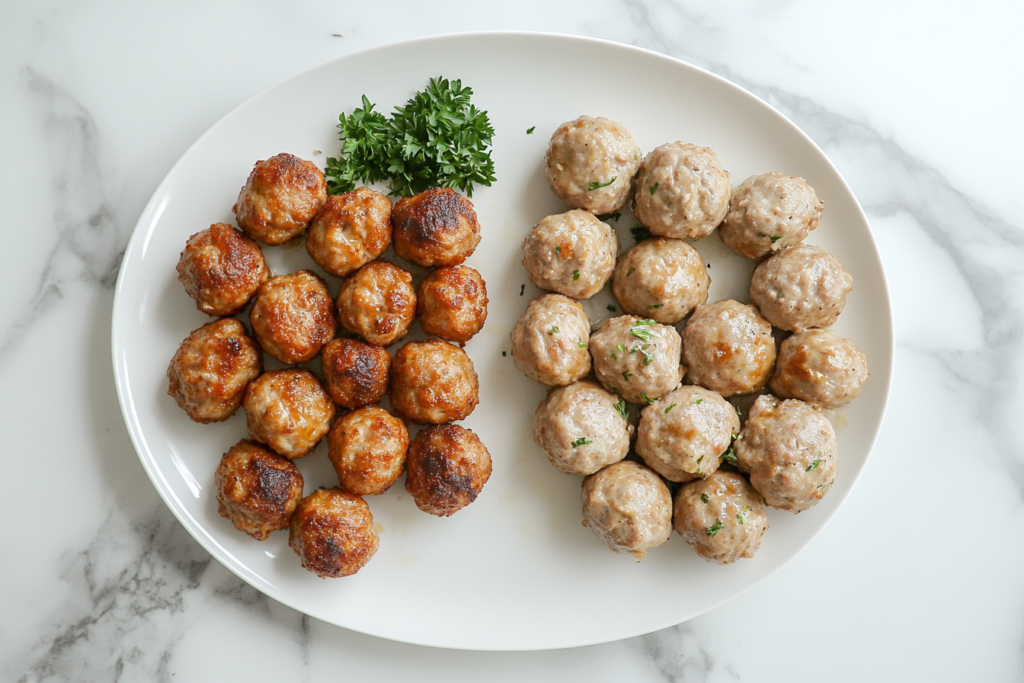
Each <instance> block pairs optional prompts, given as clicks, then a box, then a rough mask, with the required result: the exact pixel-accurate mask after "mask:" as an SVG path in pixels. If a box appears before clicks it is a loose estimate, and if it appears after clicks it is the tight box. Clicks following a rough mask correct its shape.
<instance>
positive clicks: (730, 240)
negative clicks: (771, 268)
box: [719, 172, 825, 259]
mask: <svg viewBox="0 0 1024 683" xmlns="http://www.w3.org/2000/svg"><path fill="white" fill-rule="evenodd" d="M824 206H825V205H824V203H822V201H821V200H820V199H818V195H816V194H814V188H812V187H811V186H810V185H808V184H807V181H806V180H804V179H803V178H798V177H796V176H791V175H786V174H784V173H776V172H772V173H765V174H764V175H755V176H751V177H749V178H747V179H746V180H744V181H743V182H742V183H740V185H739V187H737V188H736V191H735V192H733V193H732V198H731V199H730V200H729V212H728V213H727V214H726V215H725V221H723V223H722V227H721V229H720V230H719V233H720V235H721V237H722V241H723V242H725V244H726V246H728V247H729V248H730V249H732V250H733V251H735V252H736V253H737V254H739V255H740V256H746V257H747V258H752V259H758V258H761V257H762V256H765V255H766V254H771V253H772V252H776V251H779V250H780V249H784V248H785V247H788V246H791V245H794V244H799V243H800V242H803V241H804V239H805V238H806V237H807V233H809V232H810V231H811V230H814V229H815V228H816V227H818V219H820V218H821V210H822V209H823V208H824Z"/></svg>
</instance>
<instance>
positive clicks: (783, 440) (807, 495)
mask: <svg viewBox="0 0 1024 683" xmlns="http://www.w3.org/2000/svg"><path fill="white" fill-rule="evenodd" d="M838 454H839V444H838V443H837V441H836V432H835V430H834V429H832V424H831V423H830V422H829V421H828V418H826V417H825V416H824V415H823V414H822V413H821V411H820V410H819V409H817V408H815V407H814V406H812V405H810V404H808V403H804V402H803V401H797V400H795V399H790V400H787V401H782V402H781V403H780V402H779V399H777V398H775V397H774V396H759V397H758V398H757V400H756V401H755V402H754V406H753V407H752V408H751V409H750V414H749V415H748V416H747V423H746V424H745V425H744V426H743V432H742V433H741V434H740V438H739V439H738V440H737V441H736V462H737V464H738V465H739V468H740V469H741V470H743V471H744V472H749V473H750V484H751V485H752V486H753V487H754V488H755V489H757V492H758V493H760V494H761V495H762V496H763V497H764V499H765V502H766V503H768V505H770V506H772V507H773V508H779V509H780V510H789V511H790V512H803V511H804V510H807V509H810V508H811V507H814V506H815V505H817V504H818V501H819V500H821V498H822V496H824V495H825V494H826V493H828V492H829V489H831V488H832V484H833V482H835V480H836V465H837V463H838Z"/></svg>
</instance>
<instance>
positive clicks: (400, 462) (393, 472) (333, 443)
mask: <svg viewBox="0 0 1024 683" xmlns="http://www.w3.org/2000/svg"><path fill="white" fill-rule="evenodd" d="M327 445H328V446H329V447H330V458H331V464H332V465H334V471H335V472H337V473H338V479H339V480H340V481H341V485H342V486H343V487H345V490H346V491H350V492H352V493H355V494H358V495H360V496H366V495H372V494H378V493H384V492H385V491H387V490H388V489H389V488H390V487H391V485H392V484H394V483H395V480H396V479H398V477H399V476H401V474H402V468H403V467H404V466H405V453H406V451H407V450H409V432H408V431H406V429H405V423H404V422H402V421H401V420H400V419H398V418H397V417H395V416H394V415H392V414H391V413H389V412H388V411H386V410H384V409H383V408H378V407H376V406H369V407H367V408H360V409H359V410H353V411H352V412H351V413H349V414H348V415H346V416H344V417H342V418H341V419H339V420H338V421H337V422H335V423H334V426H333V427H332V428H331V434H330V436H329V437H328V438H327Z"/></svg>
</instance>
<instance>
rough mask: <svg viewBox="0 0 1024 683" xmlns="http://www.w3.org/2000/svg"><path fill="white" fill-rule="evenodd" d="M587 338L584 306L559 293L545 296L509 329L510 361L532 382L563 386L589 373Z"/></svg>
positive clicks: (527, 309) (588, 326)
mask: <svg viewBox="0 0 1024 683" xmlns="http://www.w3.org/2000/svg"><path fill="white" fill-rule="evenodd" d="M589 339H590V320H589V319H588V318H587V312H586V311H585V310H584V309H583V306H581V305H580V304H579V303H577V302H575V301H573V300H572V299H570V298H569V297H566V296H562V295H561V294H545V295H544V296H540V297H537V298H536V299H534V300H533V301H531V302H530V304H529V306H527V307H526V312H525V313H523V317H522V318H520V319H519V322H517V323H516V326H515V327H514V328H513V329H512V359H513V360H514V361H515V365H516V369H518V370H519V372H521V373H523V374H524V375H526V376H527V377H529V378H530V379H532V380H533V381H535V382H540V383H541V384H546V385H548V386H565V385H567V384H572V383H573V382H575V381H576V380H578V379H582V378H583V377H586V375H587V373H588V372H590V353H589V352H588V351H587V343H588V341H589Z"/></svg>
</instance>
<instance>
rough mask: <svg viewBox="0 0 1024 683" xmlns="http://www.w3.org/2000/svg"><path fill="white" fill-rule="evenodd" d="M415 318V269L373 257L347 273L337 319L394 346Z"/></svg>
mask: <svg viewBox="0 0 1024 683" xmlns="http://www.w3.org/2000/svg"><path fill="white" fill-rule="evenodd" d="M415 318H416V290H414V289H413V288H412V273H410V272H409V271H407V270H405V269H403V268H399V267H398V266H396V265H394V264H392V263H388V262H386V261H373V262H371V263H367V264H366V265H365V266H363V267H362V268H360V269H359V270H357V271H356V272H355V273H353V274H352V275H350V276H348V277H347V278H346V279H345V281H344V282H342V283H341V291H340V292H339V293H338V321H339V322H340V323H341V325H342V327H344V328H345V329H347V330H349V331H351V332H355V333H356V334H358V335H359V336H360V337H362V338H363V339H365V340H366V341H368V342H370V343H371V344H376V345H377V346H391V345H392V344H394V343H395V342H396V341H398V340H399V339H401V338H402V337H404V336H405V335H407V334H408V333H409V325H411V324H412V321H413V320H414V319H415Z"/></svg>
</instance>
